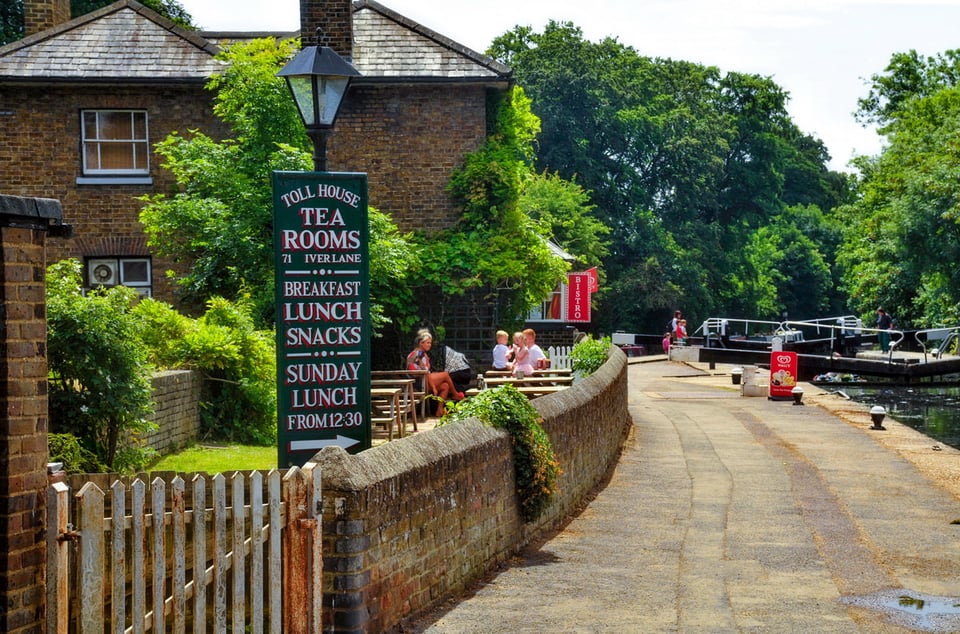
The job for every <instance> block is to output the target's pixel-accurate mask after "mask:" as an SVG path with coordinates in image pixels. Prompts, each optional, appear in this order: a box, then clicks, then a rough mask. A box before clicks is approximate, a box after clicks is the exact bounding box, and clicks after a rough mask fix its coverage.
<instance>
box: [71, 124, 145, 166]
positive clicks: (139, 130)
mask: <svg viewBox="0 0 960 634" xmlns="http://www.w3.org/2000/svg"><path fill="white" fill-rule="evenodd" d="M82 121H83V144H84V147H83V157H84V165H83V169H84V173H86V174H98V175H99V174H104V175H105V174H111V173H112V174H148V173H149V171H150V146H149V142H148V140H147V135H148V133H147V127H148V126H147V113H146V112H145V111H132V110H85V111H83V113H82Z"/></svg>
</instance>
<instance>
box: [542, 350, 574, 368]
mask: <svg viewBox="0 0 960 634" xmlns="http://www.w3.org/2000/svg"><path fill="white" fill-rule="evenodd" d="M572 350H573V346H550V347H549V348H547V356H548V357H549V358H550V367H551V368H557V369H567V370H569V369H570V367H571V366H570V352H571V351H572Z"/></svg>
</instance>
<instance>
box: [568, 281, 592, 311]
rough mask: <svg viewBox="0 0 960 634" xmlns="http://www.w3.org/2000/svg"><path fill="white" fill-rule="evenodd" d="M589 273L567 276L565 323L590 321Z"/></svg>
mask: <svg viewBox="0 0 960 634" xmlns="http://www.w3.org/2000/svg"><path fill="white" fill-rule="evenodd" d="M591 283H592V282H591V276H590V274H589V273H568V274H567V321H576V322H589V321H590V285H591Z"/></svg>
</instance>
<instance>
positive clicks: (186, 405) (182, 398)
mask: <svg viewBox="0 0 960 634" xmlns="http://www.w3.org/2000/svg"><path fill="white" fill-rule="evenodd" d="M152 383H153V396H152V398H153V415H152V416H150V421H151V422H154V423H156V424H157V426H158V428H157V430H156V431H154V432H151V433H150V434H147V435H145V436H144V437H143V441H144V443H145V444H146V445H147V446H149V447H152V448H154V449H156V450H157V452H159V453H161V454H167V453H171V452H173V451H176V450H177V449H180V448H182V447H185V446H187V445H190V444H192V443H194V442H196V440H197V438H198V437H199V435H200V407H199V402H200V384H201V377H200V375H199V374H197V373H196V372H193V371H192V370H168V371H166V372H158V373H157V374H155V375H154V376H153V380H152Z"/></svg>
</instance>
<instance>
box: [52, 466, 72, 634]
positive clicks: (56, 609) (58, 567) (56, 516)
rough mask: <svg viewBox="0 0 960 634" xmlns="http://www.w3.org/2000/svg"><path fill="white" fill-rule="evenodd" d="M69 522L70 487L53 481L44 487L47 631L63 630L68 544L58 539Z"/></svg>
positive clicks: (66, 614) (67, 597) (67, 595)
mask: <svg viewBox="0 0 960 634" xmlns="http://www.w3.org/2000/svg"><path fill="white" fill-rule="evenodd" d="M69 521H70V487H68V486H67V485H66V484H64V483H63V482H56V483H54V484H52V485H50V487H48V488H47V634H60V633H61V632H66V631H67V623H68V618H69V616H70V610H69V605H68V603H69V600H70V592H69V587H70V586H69V582H70V573H69V571H70V569H69V565H70V560H69V555H70V550H69V549H70V544H69V543H68V542H67V540H65V539H64V540H61V539H60V535H62V534H64V533H66V532H67V526H68V524H69Z"/></svg>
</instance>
